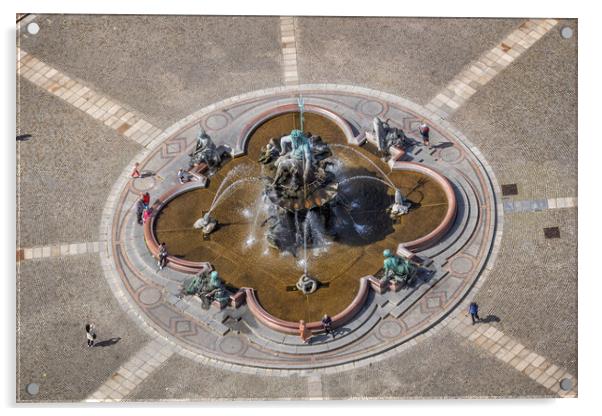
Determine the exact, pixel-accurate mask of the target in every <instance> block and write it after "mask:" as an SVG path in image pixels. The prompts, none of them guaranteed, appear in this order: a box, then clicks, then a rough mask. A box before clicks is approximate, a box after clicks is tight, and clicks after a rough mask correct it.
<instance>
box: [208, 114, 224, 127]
mask: <svg viewBox="0 0 602 416" xmlns="http://www.w3.org/2000/svg"><path fill="white" fill-rule="evenodd" d="M205 125H206V126H207V127H208V128H209V129H210V130H221V129H223V128H224V127H226V126H227V125H228V117H226V116H225V115H223V114H213V115H211V116H209V117H207V121H205Z"/></svg>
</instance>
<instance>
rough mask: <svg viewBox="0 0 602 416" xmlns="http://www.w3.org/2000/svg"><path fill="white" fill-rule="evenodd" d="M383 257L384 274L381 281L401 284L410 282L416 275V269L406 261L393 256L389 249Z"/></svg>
mask: <svg viewBox="0 0 602 416" xmlns="http://www.w3.org/2000/svg"><path fill="white" fill-rule="evenodd" d="M383 255H384V256H385V260H384V262H383V269H384V272H385V273H384V276H383V278H382V279H381V280H384V281H394V282H398V283H403V284H409V283H411V282H412V280H413V279H414V276H415V275H416V268H415V267H414V266H413V265H412V264H411V263H410V262H409V261H408V260H407V259H404V258H403V257H400V256H397V255H395V254H393V252H391V250H389V249H386V250H385V251H384V252H383Z"/></svg>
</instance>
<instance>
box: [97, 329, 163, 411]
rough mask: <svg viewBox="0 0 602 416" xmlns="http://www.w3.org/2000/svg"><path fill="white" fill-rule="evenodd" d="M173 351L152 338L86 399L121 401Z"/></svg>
mask: <svg viewBox="0 0 602 416" xmlns="http://www.w3.org/2000/svg"><path fill="white" fill-rule="evenodd" d="M173 354H174V351H173V349H172V347H171V346H170V345H169V344H167V343H166V342H165V341H161V340H160V339H154V340H152V341H151V342H149V343H148V344H146V345H145V346H144V347H143V348H142V349H140V350H139V351H138V352H137V353H136V354H134V355H133V356H131V357H130V359H129V360H128V361H126V362H125V363H124V364H123V365H121V367H119V369H118V370H117V371H116V372H115V373H113V375H112V376H111V377H110V378H109V379H108V380H106V381H105V382H104V383H103V384H102V385H101V386H100V387H99V388H98V390H96V391H95V392H94V393H92V394H91V395H90V396H89V397H88V398H87V399H86V401H87V402H111V401H121V400H123V398H124V397H126V396H127V395H128V394H130V393H131V392H132V391H134V389H135V388H136V387H137V386H138V385H139V384H141V383H143V382H144V380H146V378H147V377H148V376H149V375H150V374H151V373H153V371H155V370H156V369H157V368H159V367H160V366H161V365H162V364H163V363H164V362H166V361H167V360H168V359H169V358H170V357H171V356H172V355H173Z"/></svg>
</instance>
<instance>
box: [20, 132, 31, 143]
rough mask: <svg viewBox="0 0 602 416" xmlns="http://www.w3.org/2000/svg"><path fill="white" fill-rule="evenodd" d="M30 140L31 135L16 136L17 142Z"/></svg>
mask: <svg viewBox="0 0 602 416" xmlns="http://www.w3.org/2000/svg"><path fill="white" fill-rule="evenodd" d="M30 139H31V134H20V135H18V136H17V141H18V142H26V141H28V140H30Z"/></svg>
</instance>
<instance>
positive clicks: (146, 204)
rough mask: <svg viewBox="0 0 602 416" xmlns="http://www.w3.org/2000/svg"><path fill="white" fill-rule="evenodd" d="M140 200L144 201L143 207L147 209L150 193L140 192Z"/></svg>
mask: <svg viewBox="0 0 602 416" xmlns="http://www.w3.org/2000/svg"><path fill="white" fill-rule="evenodd" d="M142 202H143V203H144V208H146V209H148V207H149V206H150V194H149V193H148V192H145V193H143V194H142Z"/></svg>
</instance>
